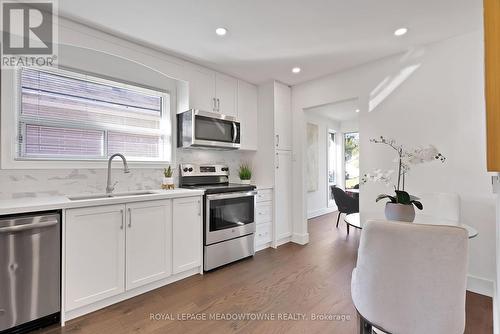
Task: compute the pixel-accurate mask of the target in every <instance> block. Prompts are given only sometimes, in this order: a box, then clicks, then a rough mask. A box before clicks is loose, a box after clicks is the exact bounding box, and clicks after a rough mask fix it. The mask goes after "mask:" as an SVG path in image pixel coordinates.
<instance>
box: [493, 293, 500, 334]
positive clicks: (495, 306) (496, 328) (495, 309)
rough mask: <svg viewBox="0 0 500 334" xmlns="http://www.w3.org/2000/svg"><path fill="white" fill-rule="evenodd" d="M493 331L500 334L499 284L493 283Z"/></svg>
mask: <svg viewBox="0 0 500 334" xmlns="http://www.w3.org/2000/svg"><path fill="white" fill-rule="evenodd" d="M493 288H494V289H493V290H494V293H493V333H494V334H500V328H499V327H500V324H499V323H498V321H499V320H500V319H499V317H498V312H499V310H498V287H497V284H493Z"/></svg>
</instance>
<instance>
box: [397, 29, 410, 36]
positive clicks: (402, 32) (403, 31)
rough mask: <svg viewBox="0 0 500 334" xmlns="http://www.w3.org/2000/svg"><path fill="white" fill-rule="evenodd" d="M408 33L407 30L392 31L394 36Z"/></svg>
mask: <svg viewBox="0 0 500 334" xmlns="http://www.w3.org/2000/svg"><path fill="white" fill-rule="evenodd" d="M407 32H408V28H399V29H396V31H394V36H403V35H404V34H406V33H407Z"/></svg>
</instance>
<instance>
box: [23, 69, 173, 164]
mask: <svg viewBox="0 0 500 334" xmlns="http://www.w3.org/2000/svg"><path fill="white" fill-rule="evenodd" d="M18 83H19V84H18V91H19V96H20V103H19V110H18V112H17V118H18V125H17V127H18V136H17V138H18V148H17V157H16V158H17V159H22V160H75V159H76V160H87V159H90V160H107V158H108V157H109V156H110V155H112V154H113V153H116V152H122V153H124V154H125V155H127V157H128V158H129V160H130V161H166V160H167V159H166V158H167V154H166V153H167V152H166V150H167V149H168V148H169V143H168V141H169V140H166V137H170V135H171V134H170V131H171V129H170V128H168V127H167V126H166V124H167V123H169V122H166V119H165V118H167V117H169V115H170V112H169V102H168V99H169V96H168V94H167V93H165V92H159V91H155V90H152V89H146V88H142V87H138V86H133V85H130V84H123V83H120V82H117V81H111V80H107V79H101V78H97V77H92V76H89V75H82V74H79V73H75V72H70V71H65V70H52V69H51V70H40V69H33V68H21V69H20V70H19V79H18Z"/></svg>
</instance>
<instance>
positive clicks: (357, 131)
mask: <svg viewBox="0 0 500 334" xmlns="http://www.w3.org/2000/svg"><path fill="white" fill-rule="evenodd" d="M355 133H357V134H358V149H359V144H360V139H359V130H354V131H345V132H343V135H342V173H343V176H342V178H343V181H344V189H353V188H347V177H346V173H347V160H346V158H345V147H346V145H345V143H346V136H347V135H350V134H355ZM358 159H359V158H358ZM358 170H359V171H361V170H360V169H359V167H358ZM358 177H359V180H360V182H361V175H359V176H358Z"/></svg>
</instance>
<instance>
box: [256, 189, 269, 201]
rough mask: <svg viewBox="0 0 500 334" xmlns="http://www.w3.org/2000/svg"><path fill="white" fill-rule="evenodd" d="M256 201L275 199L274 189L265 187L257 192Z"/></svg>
mask: <svg viewBox="0 0 500 334" xmlns="http://www.w3.org/2000/svg"><path fill="white" fill-rule="evenodd" d="M256 197H257V198H256V201H257V203H258V202H268V201H272V200H273V190H272V189H264V190H259V191H258V192H257V196H256Z"/></svg>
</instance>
